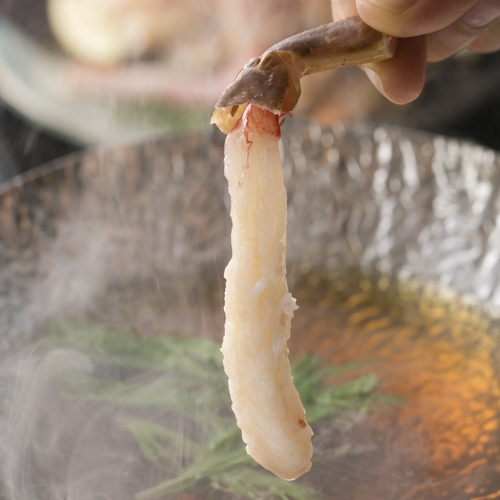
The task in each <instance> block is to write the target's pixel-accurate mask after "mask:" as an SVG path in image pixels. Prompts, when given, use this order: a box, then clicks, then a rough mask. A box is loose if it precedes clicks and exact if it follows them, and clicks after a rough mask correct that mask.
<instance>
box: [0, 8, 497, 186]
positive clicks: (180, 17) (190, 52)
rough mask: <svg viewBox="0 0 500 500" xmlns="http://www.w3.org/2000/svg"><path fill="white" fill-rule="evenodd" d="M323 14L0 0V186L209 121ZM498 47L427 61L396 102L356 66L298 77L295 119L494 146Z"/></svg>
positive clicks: (321, 21)
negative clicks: (279, 48)
mask: <svg viewBox="0 0 500 500" xmlns="http://www.w3.org/2000/svg"><path fill="white" fill-rule="evenodd" d="M329 21H330V11H329V0H309V1H306V0H274V1H272V2H269V1H257V0H234V1H231V0H0V182H3V181H5V180H7V179H9V178H11V177H12V176H14V175H17V174H19V173H22V172H25V171H26V170H28V169H30V168H33V167H35V166H37V165H40V164H42V163H45V162H47V161H50V160H53V159H55V158H58V157H60V156H63V155H66V154H68V153H71V152H73V151H77V150H79V149H81V148H84V147H88V146H91V145H96V144H112V143H123V142H129V141H140V140H142V139H144V138H146V137H149V136H152V135H157V134H162V133H166V132H168V131H170V130H176V129H180V128H186V127H188V128H189V127H201V126H208V125H207V124H208V120H209V117H210V114H211V110H212V107H213V103H214V102H215V100H216V98H217V96H218V95H219V94H220V93H221V91H222V90H223V89H224V88H225V86H226V85H227V84H229V83H230V82H231V81H232V79H233V78H234V76H235V75H236V73H237V72H238V70H239V69H240V68H241V67H242V66H243V65H244V64H245V62H246V61H247V60H248V59H249V58H250V57H253V56H256V55H259V54H260V53H262V52H263V51H264V50H265V49H266V48H267V47H269V46H270V45H272V44H274V43H276V42H277V41H279V40H281V39H283V38H285V37H287V36H290V35H292V34H295V33H297V32H299V31H302V30H305V29H308V28H311V27H314V26H317V25H320V24H324V23H327V22H329ZM499 63H500V53H496V54H489V55H481V56H479V55H476V54H472V53H470V52H463V53H461V54H459V55H457V56H455V57H453V58H451V59H449V60H447V61H444V62H442V63H438V64H431V65H429V71H428V81H427V84H426V87H425V90H424V92H423V94H422V95H421V97H420V98H419V99H417V101H415V102H414V103H412V104H410V105H407V106H402V107H400V106H396V105H393V104H391V103H389V102H387V101H386V100H384V99H383V98H382V97H380V96H379V95H378V93H377V92H376V91H375V90H374V89H373V88H372V87H371V85H370V84H369V82H368V80H367V78H366V77H365V76H364V74H363V73H362V72H361V71H359V70H358V69H357V68H345V69H341V70H336V71H332V72H329V73H324V74H318V75H313V76H309V77H307V78H305V79H304V80H303V86H304V88H303V96H302V98H301V101H300V104H299V109H298V110H297V112H296V113H295V116H296V117H298V118H314V119H316V120H319V121H320V122H322V123H331V122H333V121H339V120H340V121H343V122H349V121H356V120H363V121H369V122H376V123H385V124H398V125H403V126H406V127H411V128H417V129H422V130H427V131H431V132H436V133H440V134H445V135H449V136H454V137H459V138H465V139H469V140H472V141H475V142H477V143H479V144H482V145H485V146H487V147H491V148H494V149H496V150H500V64H499Z"/></svg>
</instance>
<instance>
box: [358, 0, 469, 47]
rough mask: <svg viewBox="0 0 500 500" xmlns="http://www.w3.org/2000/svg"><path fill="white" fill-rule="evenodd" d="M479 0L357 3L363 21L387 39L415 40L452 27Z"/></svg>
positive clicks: (404, 0)
mask: <svg viewBox="0 0 500 500" xmlns="http://www.w3.org/2000/svg"><path fill="white" fill-rule="evenodd" d="M477 1H478V0H356V6H357V9H358V13H359V15H360V17H361V18H362V19H363V21H365V23H367V24H369V25H370V26H372V27H373V28H375V29H376V30H378V31H381V32H382V33H386V34H387V35H391V36H396V37H403V38H406V37H412V36H419V35H425V34H427V33H432V32H434V31H438V30H441V29H443V28H445V27H446V26H449V25H450V24H452V23H453V22H455V21H456V20H457V19H458V18H459V17H461V16H462V15H463V14H464V13H465V12H467V11H468V10H469V9H470V8H471V7H472V6H473V5H475V4H476V3H477Z"/></svg>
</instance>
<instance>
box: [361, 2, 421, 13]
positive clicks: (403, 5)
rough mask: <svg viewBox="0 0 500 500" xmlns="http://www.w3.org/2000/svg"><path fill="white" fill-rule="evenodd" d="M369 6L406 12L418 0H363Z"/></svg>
mask: <svg viewBox="0 0 500 500" xmlns="http://www.w3.org/2000/svg"><path fill="white" fill-rule="evenodd" d="M361 1H362V2H363V3H364V4H365V5H366V6H368V7H370V6H371V7H376V8H379V9H386V10H392V11H393V12H398V13H400V12H404V11H406V10H408V9H409V8H410V7H411V6H412V5H414V4H415V3H416V2H417V0H361Z"/></svg>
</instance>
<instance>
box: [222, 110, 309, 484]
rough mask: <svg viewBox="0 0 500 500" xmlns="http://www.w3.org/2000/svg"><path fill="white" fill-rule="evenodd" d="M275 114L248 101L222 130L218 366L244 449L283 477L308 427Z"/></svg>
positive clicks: (298, 456) (300, 458) (293, 468)
mask: <svg viewBox="0 0 500 500" xmlns="http://www.w3.org/2000/svg"><path fill="white" fill-rule="evenodd" d="M279 138H280V126H279V117H278V116H277V115H275V114H273V113H272V112H270V111H268V110H264V109H261V108H258V107H256V106H254V105H249V106H248V107H247V108H246V110H245V112H244V114H243V116H242V117H241V120H240V121H239V124H238V125H237V126H236V127H235V128H234V129H233V131H232V132H231V133H230V134H229V135H228V136H227V139H226V145H225V175H226V177H227V180H228V182H229V193H230V196H231V218H232V221H233V228H232V232H231V244H232V248H233V255H232V259H231V261H230V262H229V264H228V266H227V268H226V271H225V278H226V280H227V283H226V294H225V308H224V310H225V313H226V324H225V336H224V341H223V345H222V352H223V354H224V369H225V371H226V374H227V375H228V377H229V390H230V393H231V399H232V402H233V406H232V408H233V411H234V413H235V414H236V419H237V422H238V426H239V427H240V428H241V430H242V435H243V441H245V443H246V445H247V452H248V454H249V455H251V456H252V457H253V458H254V459H255V460H256V461H257V462H258V463H259V464H261V465H262V466H263V467H265V468H266V469H268V470H270V471H271V472H273V473H274V474H276V475H277V476H278V477H280V478H282V479H287V480H292V479H296V478H297V477H299V476H301V475H302V474H304V473H305V472H307V471H308V470H309V469H310V468H311V456H312V444H311V436H312V434H313V432H312V430H311V428H310V427H309V425H308V424H307V423H306V419H305V412H304V408H303V406H302V403H301V402H300V398H299V395H298V393H297V390H296V389H295V387H294V384H293V379H292V373H291V367H290V363H289V361H288V349H287V340H288V338H289V336H290V322H291V319H292V317H293V311H294V310H295V309H296V308H297V306H296V304H295V299H294V298H293V297H292V296H291V294H290V293H289V291H288V286H287V282H286V258H285V247H286V218H287V213H286V210H287V204H286V190H285V185H284V182H283V169H282V165H281V160H280V156H279V151H278V141H279Z"/></svg>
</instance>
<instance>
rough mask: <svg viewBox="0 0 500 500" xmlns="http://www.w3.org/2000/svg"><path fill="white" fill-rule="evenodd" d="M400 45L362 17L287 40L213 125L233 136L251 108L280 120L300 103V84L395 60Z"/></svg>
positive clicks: (240, 86)
mask: <svg viewBox="0 0 500 500" xmlns="http://www.w3.org/2000/svg"><path fill="white" fill-rule="evenodd" d="M394 49H395V40H394V39H392V38H391V37H389V36H387V35H383V34H382V33H379V32H378V31H376V30H374V29H373V28H371V27H370V26H368V25H367V24H365V23H364V22H363V21H362V20H361V19H360V18H359V17H351V18H348V19H344V20H342V21H338V22H336V23H330V24H325V25H323V26H319V27H317V28H314V29H312V30H308V31H304V32H302V33H299V34H297V35H294V36H292V37H290V38H287V39H285V40H283V41H281V42H279V43H277V44H276V45H273V46H272V47H271V48H270V49H268V50H267V51H266V52H264V54H263V55H262V56H261V57H256V58H254V59H251V60H250V61H249V62H248V63H247V64H246V65H245V67H244V68H243V69H242V70H241V71H240V72H239V73H238V75H237V76H236V78H235V80H234V81H233V82H232V83H231V84H230V85H229V87H227V88H226V90H224V92H223V93H222V95H221V96H220V98H219V100H218V101H217V103H216V105H215V111H214V114H213V116H212V119H211V121H210V123H215V124H216V125H217V126H218V127H219V128H220V130H221V131H222V132H224V133H226V134H227V133H229V132H230V131H231V130H232V128H233V127H234V125H236V123H237V122H238V120H239V118H240V117H241V115H242V114H243V111H244V109H245V107H246V104H247V103H252V104H255V105H256V106H258V107H261V108H265V109H268V110H269V111H272V112H273V113H275V114H278V115H286V114H288V113H291V112H292V111H293V109H294V108H295V106H296V105H297V102H298V100H299V97H300V78H301V77H302V76H304V75H308V74H311V73H317V72H320V71H327V70H329V69H333V68H336V67H339V66H355V65H359V64H366V63H370V62H375V61H382V60H384V59H388V58H390V57H392V55H393V54H394Z"/></svg>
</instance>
